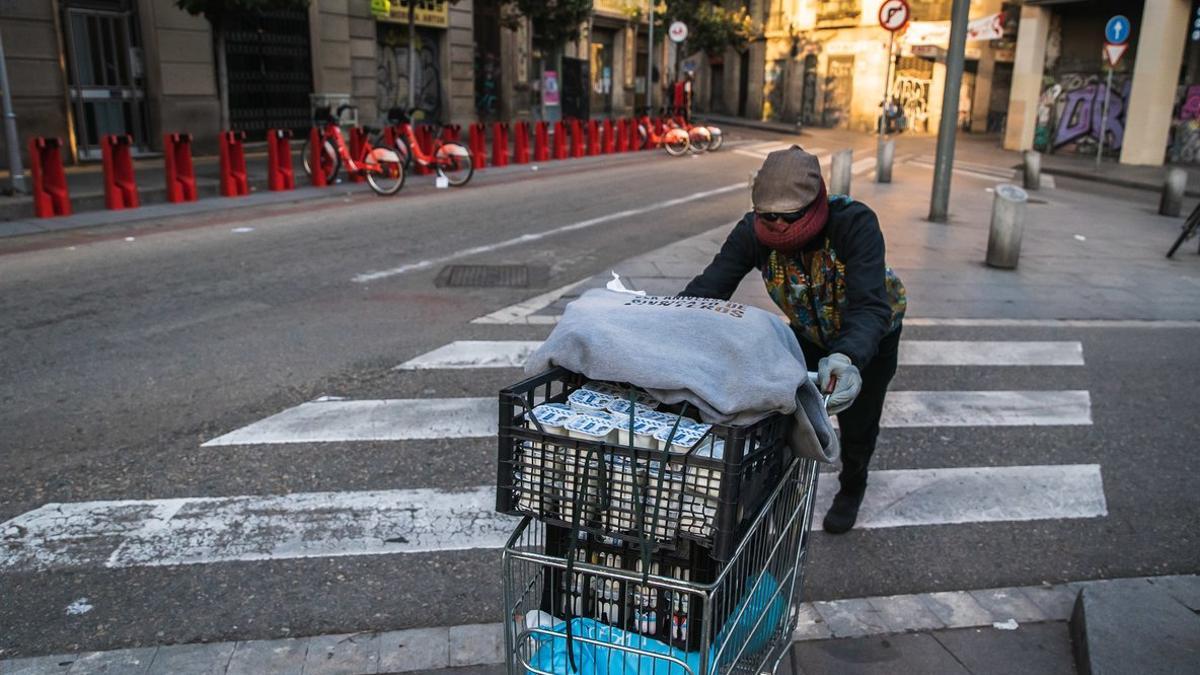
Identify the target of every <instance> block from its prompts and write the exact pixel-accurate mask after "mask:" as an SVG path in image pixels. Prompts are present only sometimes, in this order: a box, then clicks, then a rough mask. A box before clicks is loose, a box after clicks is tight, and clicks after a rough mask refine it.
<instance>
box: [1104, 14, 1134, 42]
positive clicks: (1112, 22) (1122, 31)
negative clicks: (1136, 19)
mask: <svg viewBox="0 0 1200 675" xmlns="http://www.w3.org/2000/svg"><path fill="white" fill-rule="evenodd" d="M1129 33H1130V26H1129V19H1126V18H1125V17H1124V16H1122V15H1120V14H1118V15H1116V16H1114V17H1113V18H1111V19H1109V20H1108V23H1106V24H1104V39H1105V40H1106V41H1108V42H1110V43H1112V44H1114V45H1123V44H1125V43H1126V42H1128V41H1129Z"/></svg>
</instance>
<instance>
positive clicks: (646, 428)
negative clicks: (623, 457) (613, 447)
mask: <svg viewBox="0 0 1200 675" xmlns="http://www.w3.org/2000/svg"><path fill="white" fill-rule="evenodd" d="M613 423H614V424H616V429H617V444H618V445H621V446H623V447H629V417H628V415H627V414H626V415H618V416H617V417H616V419H614V420H613ZM660 429H662V425H661V424H659V423H658V422H655V421H653V420H648V419H646V418H645V417H635V418H633V445H634V447H636V448H647V449H650V450H653V449H655V448H657V447H658V440H657V439H656V438H654V433H655V432H657V431H658V430H660Z"/></svg>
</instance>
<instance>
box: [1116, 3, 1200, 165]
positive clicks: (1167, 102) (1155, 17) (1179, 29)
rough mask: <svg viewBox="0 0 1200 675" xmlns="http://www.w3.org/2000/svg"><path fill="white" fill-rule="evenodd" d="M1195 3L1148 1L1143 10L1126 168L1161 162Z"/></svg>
mask: <svg viewBox="0 0 1200 675" xmlns="http://www.w3.org/2000/svg"><path fill="white" fill-rule="evenodd" d="M1191 4H1192V3H1191V2H1190V0H1147V2H1146V3H1145V6H1144V8H1143V9H1142V27H1141V28H1140V29H1139V31H1138V44H1137V50H1138V51H1137V61H1135V62H1134V64H1133V89H1132V91H1130V93H1129V107H1128V108H1127V109H1126V112H1125V140H1124V142H1123V143H1122V144H1121V163H1122V164H1146V165H1152V166H1159V165H1161V164H1162V163H1163V157H1164V156H1165V155H1166V148H1167V134H1168V132H1169V131H1170V128H1171V111H1172V108H1173V107H1174V104H1175V85H1176V84H1177V83H1178V82H1179V66H1180V65H1181V64H1182V63H1183V46H1184V40H1185V39H1186V37H1187V32H1188V30H1189V28H1190V25H1189V18H1190V17H1189V14H1190V13H1191Z"/></svg>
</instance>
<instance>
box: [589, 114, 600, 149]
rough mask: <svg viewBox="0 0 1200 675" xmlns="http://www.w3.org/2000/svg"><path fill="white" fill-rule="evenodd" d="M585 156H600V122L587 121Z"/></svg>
mask: <svg viewBox="0 0 1200 675" xmlns="http://www.w3.org/2000/svg"><path fill="white" fill-rule="evenodd" d="M587 154H589V155H598V154H600V122H598V121H596V120H588V125H587Z"/></svg>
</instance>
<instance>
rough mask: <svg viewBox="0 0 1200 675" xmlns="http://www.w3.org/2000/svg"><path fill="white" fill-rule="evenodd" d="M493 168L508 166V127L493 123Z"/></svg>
mask: <svg viewBox="0 0 1200 675" xmlns="http://www.w3.org/2000/svg"><path fill="white" fill-rule="evenodd" d="M492 166H508V125H507V124H504V123H503V122H493V123H492Z"/></svg>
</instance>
